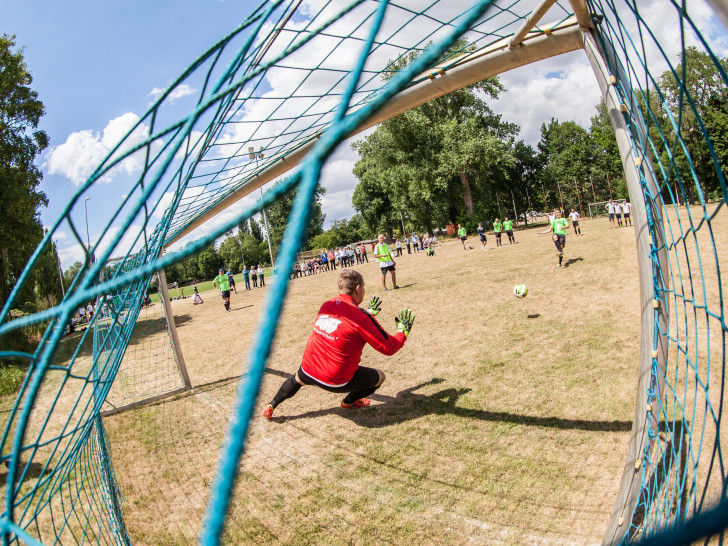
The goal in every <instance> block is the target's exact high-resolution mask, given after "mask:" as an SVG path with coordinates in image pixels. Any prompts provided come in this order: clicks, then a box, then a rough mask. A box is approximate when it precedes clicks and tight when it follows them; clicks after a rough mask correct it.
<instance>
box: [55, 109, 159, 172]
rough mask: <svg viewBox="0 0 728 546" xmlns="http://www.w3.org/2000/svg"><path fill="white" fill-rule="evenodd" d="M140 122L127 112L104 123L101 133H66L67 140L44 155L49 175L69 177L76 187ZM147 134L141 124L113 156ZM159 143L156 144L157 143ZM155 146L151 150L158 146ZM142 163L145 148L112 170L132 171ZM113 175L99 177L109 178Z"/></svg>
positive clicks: (82, 131) (88, 131)
mask: <svg viewBox="0 0 728 546" xmlns="http://www.w3.org/2000/svg"><path fill="white" fill-rule="evenodd" d="M138 121H139V116H137V115H136V114H133V113H131V112H127V113H126V114H123V115H121V116H119V117H117V118H114V119H112V120H111V121H109V122H108V123H107V124H106V127H104V129H103V131H102V132H101V133H98V132H95V131H92V130H90V129H85V130H81V131H76V132H74V133H71V134H70V135H68V138H66V142H64V143H63V144H60V145H58V146H53V147H51V148H50V150H49V151H48V153H47V155H46V167H47V169H48V173H49V174H59V175H62V176H65V177H66V178H68V179H69V180H70V181H71V182H73V183H74V184H75V185H76V186H78V185H80V184H81V183H83V182H85V181H86V179H87V178H88V177H89V176H90V175H91V174H92V173H93V172H94V170H95V169H96V168H97V167H98V166H99V165H100V164H101V162H102V161H103V159H104V158H105V157H106V156H107V155H108V154H109V153H110V152H111V150H112V149H113V147H114V146H116V144H117V143H118V142H119V141H120V140H121V139H122V138H123V137H124V135H126V134H127V133H128V132H129V130H131V128H132V127H133V126H134V125H135V124H136V123H137V122H138ZM148 133H149V127H147V126H146V125H144V124H142V125H140V126H139V127H137V128H136V129H135V130H134V132H133V133H131V134H130V135H129V137H127V139H126V140H125V142H124V144H123V145H122V146H121V147H120V148H119V150H118V151H117V152H116V154H115V157H119V156H121V155H123V153H125V152H126V151H128V150H129V149H131V148H133V147H134V146H136V145H137V144H139V143H140V142H142V141H143V140H144V139H145V138H146V137H147V135H148ZM157 146H158V145H157ZM157 146H154V147H153V148H154V149H158V148H157ZM143 165H144V150H143V149H142V150H139V151H138V152H136V153H135V154H133V155H131V156H129V157H127V158H125V159H124V160H123V161H122V162H121V163H120V164H118V165H117V166H116V167H114V171H117V172H118V171H121V172H125V173H126V174H134V173H136V172H139V171H140V170H141V168H142V166H143ZM111 178H112V174H111V173H107V175H106V176H105V177H104V178H103V179H102V181H104V182H109V181H111Z"/></svg>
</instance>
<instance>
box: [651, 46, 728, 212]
mask: <svg viewBox="0 0 728 546" xmlns="http://www.w3.org/2000/svg"><path fill="white" fill-rule="evenodd" d="M717 64H718V65H719V66H720V68H721V69H722V70H723V72H724V73H725V72H728V59H726V58H719V59H717ZM659 83H660V89H661V90H662V92H663V94H664V97H665V102H666V103H667V107H668V108H669V109H670V111H671V113H672V116H671V117H668V116H667V115H665V114H666V112H665V109H664V108H663V107H662V105H660V103H659V102H657V101H653V103H652V104H651V106H652V108H653V109H654V110H655V111H656V112H657V115H656V118H657V122H658V123H659V125H660V129H661V132H662V135H665V137H666V138H665V140H664V141H663V140H662V135H660V134H659V133H658V132H657V131H656V130H654V129H656V128H655V127H654V125H653V131H652V132H651V136H652V137H653V141H654V142H656V143H657V147H658V151H659V153H660V159H661V161H662V164H663V166H664V167H665V169H666V171H667V174H668V177H669V183H670V185H671V186H672V187H678V188H679V183H682V185H683V188H684V192H685V194H686V195H685V197H687V198H688V199H690V200H691V201H692V200H695V198H696V197H697V194H696V191H697V186H696V184H695V182H694V180H693V177H692V172H693V171H694V172H695V175H696V176H697V179H698V181H699V184H700V189H701V191H702V192H703V193H705V194H707V195H708V196H709V197H712V198H714V199H718V198H726V199H728V195H724V194H723V191H722V188H721V184H720V178H721V173H722V171H723V170H724V169H725V167H726V165H728V144H726V142H728V90H727V89H726V85H725V81H724V80H723V77H722V75H721V73H720V71H719V67H718V66H716V63H715V62H714V61H713V59H712V58H711V57H710V56H709V55H708V54H707V53H706V52H704V51H701V50H699V49H698V48H696V47H688V48H686V49H685V51H684V53H681V55H680V64H678V65H677V67H676V68H675V72H674V73H673V72H672V71H669V70H668V71H666V72H665V73H664V74H662V76H661V77H660V81H659ZM688 98H689V99H690V100H688ZM691 103H692V104H691ZM655 105H657V106H655ZM699 119H700V120H702V122H703V126H704V129H703V128H702V127H701V126H700V123H699ZM678 123H679V125H677V124H678ZM676 133H679V134H680V136H681V137H682V139H683V141H684V142H685V148H686V149H687V154H686V153H685V150H683V149H682V147H681V146H676V145H675V134H676ZM709 142H710V144H711V145H712V147H713V152H714V154H715V156H716V157H715V159H714V158H713V154H711V152H710V148H709V146H708V143H709ZM670 156H672V158H673V159H672V161H671V160H670ZM678 192H679V193H683V190H680V189H678Z"/></svg>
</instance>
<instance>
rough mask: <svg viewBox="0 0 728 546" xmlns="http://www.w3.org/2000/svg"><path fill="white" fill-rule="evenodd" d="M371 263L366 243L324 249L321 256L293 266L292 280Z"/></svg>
mask: <svg viewBox="0 0 728 546" xmlns="http://www.w3.org/2000/svg"><path fill="white" fill-rule="evenodd" d="M364 262H367V263H368V262H369V257H368V256H367V248H366V245H365V244H364V243H360V244H358V245H349V246H346V247H343V246H342V247H339V248H335V249H334V248H332V249H331V250H328V249H324V250H323V252H321V255H320V256H314V257H313V258H311V259H309V260H304V261H302V262H300V263H297V264H295V265H294V266H293V271H292V272H291V278H293V279H295V278H297V277H307V276H309V275H316V274H318V273H323V272H324V271H335V270H336V269H337V268H340V267H351V266H353V265H356V264H363V263H364Z"/></svg>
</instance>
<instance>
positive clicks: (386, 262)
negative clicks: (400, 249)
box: [374, 233, 399, 292]
mask: <svg viewBox="0 0 728 546" xmlns="http://www.w3.org/2000/svg"><path fill="white" fill-rule="evenodd" d="M378 239H379V243H378V244H377V246H375V247H374V257H375V258H376V259H377V260H379V269H381V271H382V286H383V287H384V291H385V292H388V290H387V271H389V272H391V273H392V285H394V289H395V290H396V289H397V288H399V286H397V277H396V276H395V272H394V260H393V259H392V255H391V254H390V253H389V247H388V246H387V243H385V242H384V235H382V234H381V233H380V234H379V237H378Z"/></svg>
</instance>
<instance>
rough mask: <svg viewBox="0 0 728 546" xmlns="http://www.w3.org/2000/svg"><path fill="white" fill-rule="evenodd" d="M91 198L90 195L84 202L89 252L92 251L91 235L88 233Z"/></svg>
mask: <svg viewBox="0 0 728 546" xmlns="http://www.w3.org/2000/svg"><path fill="white" fill-rule="evenodd" d="M89 199H91V198H90V197H87V198H86V200H85V201H84V202H83V208H84V210H85V211H86V248H87V249H88V251H89V252H91V237H89V234H88V206H87V203H88V200H89Z"/></svg>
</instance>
